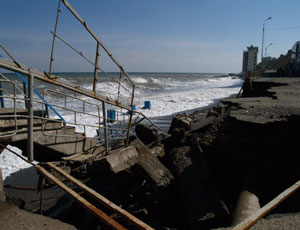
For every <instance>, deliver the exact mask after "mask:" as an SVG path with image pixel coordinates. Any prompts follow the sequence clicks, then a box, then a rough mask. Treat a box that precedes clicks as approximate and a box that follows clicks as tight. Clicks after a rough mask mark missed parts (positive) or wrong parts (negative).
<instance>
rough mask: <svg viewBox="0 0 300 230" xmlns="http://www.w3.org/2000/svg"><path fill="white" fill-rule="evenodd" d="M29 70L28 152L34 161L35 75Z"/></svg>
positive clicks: (30, 159)
mask: <svg viewBox="0 0 300 230" xmlns="http://www.w3.org/2000/svg"><path fill="white" fill-rule="evenodd" d="M28 72H29V77H28V78H29V79H28V80H29V81H28V96H29V103H28V128H27V135H28V137H27V154H28V159H29V161H33V80H34V77H33V75H32V74H31V72H30V70H28Z"/></svg>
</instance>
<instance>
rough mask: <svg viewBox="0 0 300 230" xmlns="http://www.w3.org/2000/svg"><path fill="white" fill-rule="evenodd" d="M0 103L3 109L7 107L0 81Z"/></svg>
mask: <svg viewBox="0 0 300 230" xmlns="http://www.w3.org/2000/svg"><path fill="white" fill-rule="evenodd" d="M0 101H1V108H4V107H5V103H4V98H3V92H2V82H1V81H0Z"/></svg>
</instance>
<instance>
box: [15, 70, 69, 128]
mask: <svg viewBox="0 0 300 230" xmlns="http://www.w3.org/2000/svg"><path fill="white" fill-rule="evenodd" d="M16 74H17V76H18V77H19V78H20V79H21V80H22V81H23V88H24V89H26V85H27V88H28V82H27V81H26V79H25V78H24V77H23V76H22V75H21V74H19V73H16ZM24 83H25V84H24ZM33 91H34V92H35V93H36V95H38V97H39V98H40V99H42V101H43V102H44V103H45V106H46V112H48V107H49V108H50V109H51V110H52V111H53V112H54V113H55V114H56V115H57V116H58V117H59V118H60V119H61V120H62V121H64V122H66V121H65V119H64V118H63V117H62V116H61V115H60V114H59V113H58V112H57V111H56V110H55V109H54V108H53V106H52V105H50V104H49V103H48V102H47V101H46V100H45V99H44V98H43V96H42V95H41V94H40V93H39V92H38V91H37V90H36V89H35V88H33ZM24 93H25V94H26V95H27V93H26V91H24ZM26 102H27V101H25V106H26Z"/></svg>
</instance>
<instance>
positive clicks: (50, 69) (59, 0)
mask: <svg viewBox="0 0 300 230" xmlns="http://www.w3.org/2000/svg"><path fill="white" fill-rule="evenodd" d="M60 2H61V0H58V7H57V15H56V21H55V27H54V33H53V40H52V48H51V56H50V65H49V77H51V71H52V63H53V60H54V59H53V54H54V44H55V37H56V30H57V24H58V19H59V14H60V12H61V8H60Z"/></svg>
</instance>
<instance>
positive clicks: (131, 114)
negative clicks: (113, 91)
mask: <svg viewBox="0 0 300 230" xmlns="http://www.w3.org/2000/svg"><path fill="white" fill-rule="evenodd" d="M134 88H135V86H134V85H133V87H132V97H131V104H130V108H131V110H130V111H131V113H130V115H129V121H128V128H127V135H126V146H127V145H128V144H129V135H130V129H131V123H132V116H133V101H134Z"/></svg>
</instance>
